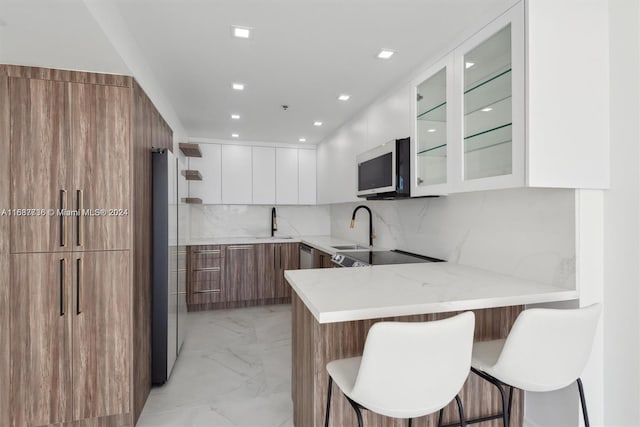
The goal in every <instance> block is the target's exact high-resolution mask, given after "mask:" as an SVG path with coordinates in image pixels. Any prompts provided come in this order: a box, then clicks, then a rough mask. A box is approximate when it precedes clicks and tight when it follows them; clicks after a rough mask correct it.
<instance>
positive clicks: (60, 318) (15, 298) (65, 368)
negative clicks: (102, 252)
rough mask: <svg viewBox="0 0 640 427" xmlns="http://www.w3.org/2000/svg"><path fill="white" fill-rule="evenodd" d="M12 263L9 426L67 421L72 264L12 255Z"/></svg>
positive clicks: (58, 257)
mask: <svg viewBox="0 0 640 427" xmlns="http://www.w3.org/2000/svg"><path fill="white" fill-rule="evenodd" d="M10 263H11V283H12V286H11V296H10V312H11V314H10V317H11V344H10V349H9V351H10V354H11V396H10V406H11V408H12V414H11V415H12V417H11V418H12V424H13V425H14V426H20V427H22V426H41V425H48V424H56V423H61V422H63V421H67V420H69V419H70V417H71V408H72V406H71V405H72V401H71V398H70V391H71V363H70V354H71V353H70V351H71V349H70V344H71V321H72V317H73V313H72V312H71V294H70V288H71V286H70V284H71V276H72V273H71V272H72V270H71V262H70V259H69V257H68V255H62V254H55V253H36V254H14V255H11V261H10ZM3 351H5V350H3Z"/></svg>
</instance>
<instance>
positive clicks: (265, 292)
mask: <svg viewBox="0 0 640 427" xmlns="http://www.w3.org/2000/svg"><path fill="white" fill-rule="evenodd" d="M279 256H280V245H279V244H275V243H266V244H262V245H256V286H257V295H256V297H257V298H258V299H265V298H275V297H276V286H277V285H276V282H277V275H278V272H279V270H280V266H279V264H278V263H279V261H278V258H279Z"/></svg>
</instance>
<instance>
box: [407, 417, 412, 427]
mask: <svg viewBox="0 0 640 427" xmlns="http://www.w3.org/2000/svg"><path fill="white" fill-rule="evenodd" d="M407 425H408V426H409V427H411V426H412V425H413V418H409V423H408V424H407Z"/></svg>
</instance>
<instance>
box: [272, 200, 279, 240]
mask: <svg viewBox="0 0 640 427" xmlns="http://www.w3.org/2000/svg"><path fill="white" fill-rule="evenodd" d="M276 231H278V222H277V220H276V207H275V206H274V207H272V208H271V237H273V234H274V233H275V232H276Z"/></svg>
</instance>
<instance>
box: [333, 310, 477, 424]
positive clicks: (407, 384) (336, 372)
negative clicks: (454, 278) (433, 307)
mask: <svg viewBox="0 0 640 427" xmlns="http://www.w3.org/2000/svg"><path fill="white" fill-rule="evenodd" d="M474 325H475V315H474V314H473V313H472V312H466V313H462V314H458V315H457V316H454V317H450V318H448V319H444V320H436V321H432V322H379V323H376V324H374V325H373V326H372V327H371V329H370V330H369V333H368V335H367V339H366V341H365V344H364V351H363V353H362V357H352V358H348V359H340V360H334V361H332V362H329V363H328V364H327V372H328V373H329V388H328V391H327V409H326V414H325V421H324V425H325V426H328V425H329V415H330V411H331V389H332V385H333V382H334V381H335V383H336V384H337V385H338V387H339V388H340V390H342V392H343V393H344V395H345V397H346V398H347V400H348V401H349V403H350V404H351V406H352V407H353V410H354V411H355V413H356V416H357V418H358V426H359V427H362V414H361V412H360V410H361V409H366V410H370V411H373V412H376V413H378V414H381V415H385V416H389V417H394V418H408V419H409V426H411V422H412V419H413V418H415V417H421V416H423V415H428V414H431V413H434V412H435V411H438V410H440V409H442V408H444V407H445V406H447V405H448V404H449V402H451V400H453V399H454V398H455V399H456V402H457V403H458V411H459V415H460V420H461V423H462V425H463V426H464V425H465V421H464V410H463V407H462V402H461V401H460V398H459V397H458V392H459V391H460V389H461V388H462V386H463V384H464V382H465V380H466V378H467V376H468V375H469V367H470V364H471V349H472V347H473V329H474Z"/></svg>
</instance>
